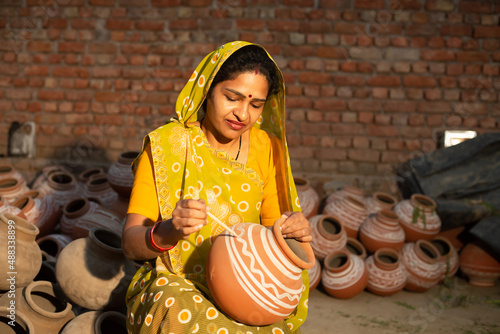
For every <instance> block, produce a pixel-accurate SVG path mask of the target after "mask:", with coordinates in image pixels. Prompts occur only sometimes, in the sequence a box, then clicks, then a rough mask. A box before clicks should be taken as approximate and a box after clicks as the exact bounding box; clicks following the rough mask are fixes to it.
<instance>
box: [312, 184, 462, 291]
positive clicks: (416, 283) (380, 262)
mask: <svg viewBox="0 0 500 334" xmlns="http://www.w3.org/2000/svg"><path fill="white" fill-rule="evenodd" d="M321 202H322V203H323V205H322V206H321V205H320V210H319V213H318V214H317V215H314V216H312V217H310V218H309V222H310V225H311V228H312V232H311V234H312V236H313V241H312V242H311V246H312V248H313V251H314V253H315V255H316V258H317V260H318V261H317V262H318V265H316V266H315V267H313V268H312V269H309V277H310V286H311V288H316V287H317V286H318V284H320V283H321V284H322V286H323V288H324V290H325V291H326V292H327V293H328V294H330V295H331V296H333V297H336V298H352V297H354V296H356V295H357V294H359V293H360V292H361V291H363V290H365V289H366V290H368V291H370V292H372V293H374V294H378V295H391V294H395V293H397V292H399V291H401V290H402V289H406V290H408V291H415V292H422V291H427V290H428V289H430V288H432V287H433V286H435V285H436V284H438V283H440V282H443V281H444V280H445V279H446V278H450V277H452V276H453V275H455V274H456V272H457V270H458V268H459V263H460V261H459V256H458V252H457V249H456V248H455V247H454V246H453V244H452V242H450V241H449V240H448V239H447V238H446V237H444V236H438V233H439V232H440V229H441V220H440V218H439V216H438V215H437V214H436V203H435V202H434V200H432V199H431V198H430V197H427V196H425V195H423V194H414V195H413V196H411V198H409V199H406V200H401V201H399V202H398V200H397V199H396V197H395V196H393V195H391V194H389V193H384V192H375V193H373V194H372V195H371V196H367V195H366V192H365V191H363V190H362V189H359V188H356V187H353V186H344V187H342V188H340V189H338V190H337V191H335V192H333V193H331V194H329V195H327V196H326V197H325V198H323V199H322V201H321Z"/></svg>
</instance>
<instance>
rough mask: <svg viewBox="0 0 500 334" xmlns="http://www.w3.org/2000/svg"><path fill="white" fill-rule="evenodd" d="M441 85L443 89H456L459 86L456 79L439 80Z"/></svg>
mask: <svg viewBox="0 0 500 334" xmlns="http://www.w3.org/2000/svg"><path fill="white" fill-rule="evenodd" d="M439 85H440V86H441V87H443V88H454V87H456V86H457V79H456V78H454V77H441V78H439Z"/></svg>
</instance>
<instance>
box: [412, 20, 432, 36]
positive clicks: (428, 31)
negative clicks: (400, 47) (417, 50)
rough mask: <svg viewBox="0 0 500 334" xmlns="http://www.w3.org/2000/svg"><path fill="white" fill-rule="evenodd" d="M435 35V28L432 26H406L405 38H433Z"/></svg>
mask: <svg viewBox="0 0 500 334" xmlns="http://www.w3.org/2000/svg"><path fill="white" fill-rule="evenodd" d="M436 34H437V28H436V26H435V25H432V24H428V23H426V24H418V23H414V24H407V25H406V35H407V36H435V35H436Z"/></svg>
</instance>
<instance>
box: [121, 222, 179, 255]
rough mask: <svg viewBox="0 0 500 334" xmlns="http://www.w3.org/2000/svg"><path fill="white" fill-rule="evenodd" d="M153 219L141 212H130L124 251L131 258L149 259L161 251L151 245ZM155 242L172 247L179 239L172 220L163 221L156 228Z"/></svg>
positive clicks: (126, 223) (124, 238)
mask: <svg viewBox="0 0 500 334" xmlns="http://www.w3.org/2000/svg"><path fill="white" fill-rule="evenodd" d="M151 225H152V221H151V220H150V219H148V218H146V217H145V216H142V215H140V214H135V213H132V214H128V215H127V220H126V222H125V226H124V228H123V234H122V251H123V254H124V255H125V257H127V258H128V259H130V260H147V259H152V258H155V257H157V256H158V255H160V254H161V252H159V251H157V250H155V249H154V248H153V247H152V246H151V242H150V239H149V233H150V229H151V228H152V226H151ZM153 238H154V242H155V243H156V244H157V245H158V246H160V247H164V248H168V247H171V246H173V245H175V244H176V243H177V241H178V240H179V239H178V238H177V237H176V233H175V232H174V231H173V228H172V221H171V220H164V221H162V222H161V223H160V224H159V225H158V226H157V227H156V228H155V230H154V233H153Z"/></svg>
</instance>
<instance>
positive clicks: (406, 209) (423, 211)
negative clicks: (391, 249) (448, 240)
mask: <svg viewBox="0 0 500 334" xmlns="http://www.w3.org/2000/svg"><path fill="white" fill-rule="evenodd" d="M394 212H396V214H397V215H398V217H399V219H400V221H401V226H402V227H403V230H404V231H405V236H406V242H416V241H417V240H420V239H424V240H429V241H430V240H432V239H433V238H434V237H435V236H436V235H437V234H438V233H439V231H440V230H441V219H440V218H439V216H438V215H437V213H436V202H435V201H434V200H433V199H432V198H430V197H428V196H425V195H422V194H413V195H411V198H410V199H407V200H403V201H401V202H399V203H398V204H396V206H395V207H394Z"/></svg>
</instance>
